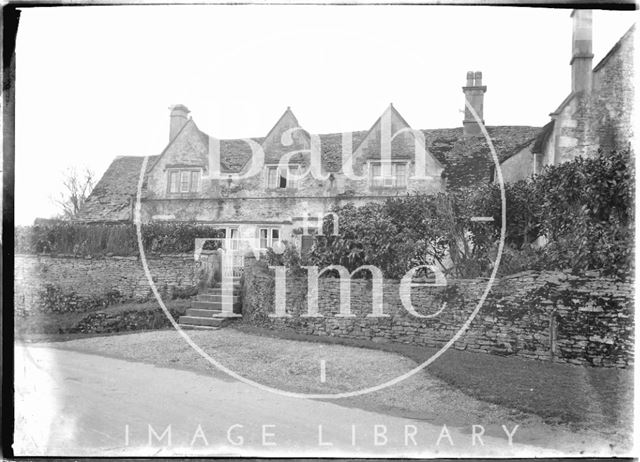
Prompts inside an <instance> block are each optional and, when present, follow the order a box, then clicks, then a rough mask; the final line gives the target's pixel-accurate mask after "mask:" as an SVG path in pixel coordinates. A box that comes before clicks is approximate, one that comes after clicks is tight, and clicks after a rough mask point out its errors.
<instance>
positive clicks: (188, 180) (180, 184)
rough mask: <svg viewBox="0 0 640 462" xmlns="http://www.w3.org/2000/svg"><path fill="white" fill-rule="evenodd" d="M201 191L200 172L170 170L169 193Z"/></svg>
mask: <svg viewBox="0 0 640 462" xmlns="http://www.w3.org/2000/svg"><path fill="white" fill-rule="evenodd" d="M199 190H200V170H194V169H171V170H169V192H170V193H189V192H197V191H199Z"/></svg>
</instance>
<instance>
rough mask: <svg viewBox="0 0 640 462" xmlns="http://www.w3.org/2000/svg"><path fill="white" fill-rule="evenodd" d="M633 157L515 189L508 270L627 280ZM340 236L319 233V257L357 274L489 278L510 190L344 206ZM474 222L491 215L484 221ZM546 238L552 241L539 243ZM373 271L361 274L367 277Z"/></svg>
mask: <svg viewBox="0 0 640 462" xmlns="http://www.w3.org/2000/svg"><path fill="white" fill-rule="evenodd" d="M632 165H633V162H632V156H631V154H630V152H629V151H623V152H613V153H599V155H598V156H596V157H594V158H590V159H583V158H577V159H576V160H574V161H572V162H566V163H563V164H560V165H557V166H552V167H547V168H546V169H545V170H543V172H542V173H541V174H539V175H538V176H536V177H535V178H534V179H530V180H527V181H519V182H516V183H513V184H506V185H505V186H504V189H505V199H506V210H505V213H506V223H505V231H506V232H505V240H504V253H503V255H502V261H501V265H500V268H499V269H498V274H500V275H506V274H511V273H515V272H519V271H523V270H530V269H536V270H541V269H547V270H566V269H570V270H572V271H574V272H577V273H580V272H584V271H586V270H597V271H600V272H601V273H603V274H604V275H613V276H617V277H620V278H627V277H629V275H630V274H631V261H632V252H633V251H632V248H633V243H634V241H633V216H632V202H633V192H634V191H633V187H634V184H633V181H634V180H633V178H634V174H633V170H632ZM333 211H334V212H335V213H336V214H337V215H338V218H339V224H340V232H339V236H332V235H330V233H331V231H332V229H333V227H332V218H331V217H327V218H326V219H325V223H324V233H325V235H324V236H316V238H315V244H314V246H313V248H312V249H311V252H310V255H309V259H310V260H311V262H312V264H315V265H318V266H320V267H326V266H328V265H332V264H336V265H337V264H339V265H342V266H345V267H346V268H348V269H349V270H350V271H353V270H354V269H355V268H357V267H359V266H361V265H375V266H377V267H378V268H380V269H381V270H382V271H383V274H384V276H385V277H388V278H399V277H402V276H403V275H404V274H405V273H406V271H407V270H409V269H410V268H413V267H415V266H417V265H433V264H438V265H440V266H444V267H445V273H447V274H452V275H454V276H457V277H477V276H488V275H489V274H490V273H491V271H492V270H493V267H494V262H495V259H496V255H497V248H498V243H499V240H500V235H501V228H502V200H501V191H500V186H499V185H497V184H487V185H483V186H481V187H479V188H474V189H463V190H458V191H451V192H447V193H446V194H439V195H436V196H424V195H413V196H411V195H410V196H405V197H397V198H391V199H388V200H387V201H386V203H384V204H379V203H369V204H366V205H364V206H362V207H355V206H354V205H352V204H348V205H345V206H342V207H335V208H334V209H333ZM473 217H491V218H493V221H492V222H479V221H474V220H472V218H473ZM541 236H545V237H546V238H547V240H548V242H549V243H548V245H547V246H546V247H544V248H543V249H536V248H534V247H533V245H532V244H533V243H534V241H535V240H536V239H537V238H538V237H541ZM366 275H367V273H366V272H365V273H362V274H361V275H360V274H359V276H360V277H365V276H366Z"/></svg>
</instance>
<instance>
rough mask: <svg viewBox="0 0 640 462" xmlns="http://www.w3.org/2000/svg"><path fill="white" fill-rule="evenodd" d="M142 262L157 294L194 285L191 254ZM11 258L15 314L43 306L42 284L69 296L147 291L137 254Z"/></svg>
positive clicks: (141, 295)
mask: <svg viewBox="0 0 640 462" xmlns="http://www.w3.org/2000/svg"><path fill="white" fill-rule="evenodd" d="M147 262H148V264H149V270H150V271H151V275H152V277H153V279H154V282H155V283H156V287H157V288H158V290H159V291H160V292H161V293H163V294H166V295H167V296H169V297H171V296H172V295H173V293H174V292H175V291H176V290H193V289H195V287H196V285H197V268H196V262H195V261H194V259H193V254H180V255H161V256H153V257H147ZM14 263H15V282H14V289H15V295H14V301H15V305H14V306H15V313H16V314H18V315H25V314H29V313H32V312H35V311H43V310H46V308H44V307H43V300H42V292H43V291H44V290H45V289H46V288H47V286H49V287H54V288H56V289H57V290H59V291H60V292H61V293H62V294H72V295H73V297H72V299H73V300H74V301H75V300H88V299H91V298H93V299H95V300H97V299H99V298H100V297H105V295H106V294H109V293H111V294H112V295H113V294H117V298H118V299H120V300H137V301H142V300H146V299H148V298H150V297H151V296H152V293H151V286H150V285H149V282H148V281H147V278H146V276H145V274H144V269H143V267H142V262H141V261H140V258H139V257H116V256H113V257H101V258H95V257H94V258H82V257H74V256H55V257H54V256H48V255H16V256H15V260H14ZM78 305H81V304H80V303H78ZM78 310H80V309H78ZM66 311H73V308H72V307H71V308H69V309H67V310H66Z"/></svg>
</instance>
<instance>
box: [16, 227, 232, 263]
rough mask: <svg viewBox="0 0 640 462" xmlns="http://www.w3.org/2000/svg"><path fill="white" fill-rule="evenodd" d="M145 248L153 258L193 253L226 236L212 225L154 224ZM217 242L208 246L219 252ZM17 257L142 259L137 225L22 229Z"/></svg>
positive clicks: (147, 229)
mask: <svg viewBox="0 0 640 462" xmlns="http://www.w3.org/2000/svg"><path fill="white" fill-rule="evenodd" d="M141 234H142V244H143V247H144V250H145V252H147V253H150V254H175V253H189V252H193V250H194V243H195V239H196V238H198V237H200V238H202V237H211V238H220V237H223V236H224V232H223V231H222V230H220V229H218V228H215V227H213V226H211V225H203V224H191V223H150V224H145V225H142V228H141ZM217 247H219V245H218V244H217V243H216V242H208V243H207V244H205V249H206V250H215V249H216V248H217ZM15 249H16V252H17V253H36V254H39V253H55V254H73V255H81V256H86V255H90V256H102V255H108V254H109V255H118V256H134V255H138V251H139V249H138V238H137V234H136V227H135V226H134V225H133V224H80V223H71V222H68V223H57V224H53V225H35V226H19V227H16V231H15Z"/></svg>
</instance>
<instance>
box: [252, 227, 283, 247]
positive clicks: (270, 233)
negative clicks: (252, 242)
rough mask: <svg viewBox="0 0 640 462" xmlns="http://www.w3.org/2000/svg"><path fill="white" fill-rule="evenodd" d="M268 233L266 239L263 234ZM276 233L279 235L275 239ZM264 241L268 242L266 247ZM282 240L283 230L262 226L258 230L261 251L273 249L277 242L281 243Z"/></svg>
mask: <svg viewBox="0 0 640 462" xmlns="http://www.w3.org/2000/svg"><path fill="white" fill-rule="evenodd" d="M263 231H266V234H267V235H266V237H265V238H263V237H262V232H263ZM274 232H277V233H278V237H277V238H274V236H273V234H274ZM263 239H264V240H265V241H266V247H263V246H262V242H263ZM281 240H282V230H281V229H280V228H279V227H275V228H274V227H271V226H260V227H259V228H258V247H259V248H260V250H267V249H270V248H273V244H274V243H276V242H281Z"/></svg>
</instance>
